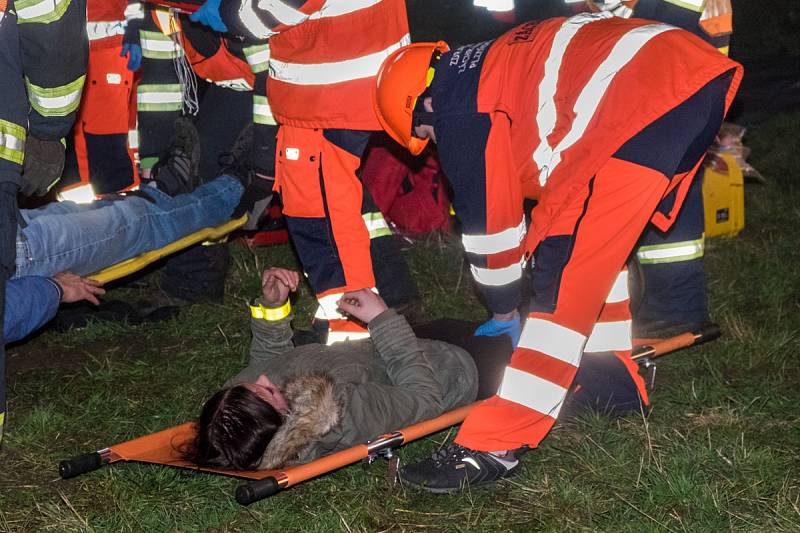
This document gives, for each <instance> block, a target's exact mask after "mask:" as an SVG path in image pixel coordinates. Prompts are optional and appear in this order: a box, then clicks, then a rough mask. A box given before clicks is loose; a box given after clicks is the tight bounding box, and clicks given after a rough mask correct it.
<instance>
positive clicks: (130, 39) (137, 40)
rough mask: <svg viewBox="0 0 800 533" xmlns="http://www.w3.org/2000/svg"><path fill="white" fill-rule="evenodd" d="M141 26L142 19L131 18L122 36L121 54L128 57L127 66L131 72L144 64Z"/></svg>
mask: <svg viewBox="0 0 800 533" xmlns="http://www.w3.org/2000/svg"><path fill="white" fill-rule="evenodd" d="M141 27H142V19H131V20H129V21H127V23H126V24H125V34H124V35H123V36H122V52H121V53H120V54H119V55H120V56H122V57H127V58H128V65H127V68H128V70H130V71H131V72H136V71H137V70H139V67H141V66H142V45H141V42H142V41H141V37H140V36H139V30H140V29H141Z"/></svg>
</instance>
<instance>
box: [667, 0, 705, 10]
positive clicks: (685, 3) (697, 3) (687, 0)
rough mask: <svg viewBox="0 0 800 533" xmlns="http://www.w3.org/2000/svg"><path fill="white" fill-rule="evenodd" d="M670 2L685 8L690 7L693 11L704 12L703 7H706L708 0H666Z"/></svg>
mask: <svg viewBox="0 0 800 533" xmlns="http://www.w3.org/2000/svg"><path fill="white" fill-rule="evenodd" d="M664 1H665V2H667V3H668V4H672V5H675V6H678V7H682V8H684V9H690V10H692V11H697V12H698V13H700V12H702V11H703V9H705V7H706V0H664Z"/></svg>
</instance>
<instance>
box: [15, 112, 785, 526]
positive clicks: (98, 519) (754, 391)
mask: <svg viewBox="0 0 800 533" xmlns="http://www.w3.org/2000/svg"><path fill="white" fill-rule="evenodd" d="M798 124H800V115H791V116H784V117H778V118H776V119H774V120H772V121H771V122H769V123H766V124H764V125H762V126H760V127H758V128H757V129H755V130H753V131H752V133H751V136H750V139H749V140H750V143H751V145H752V146H753V157H752V161H753V162H754V164H755V165H756V167H757V168H759V169H760V170H761V171H762V172H763V173H764V174H765V175H766V176H767V177H768V180H769V182H768V184H766V185H748V186H747V227H746V229H745V230H744V232H743V233H742V234H741V235H740V236H739V237H738V238H736V239H734V240H730V241H727V240H726V241H723V240H715V241H712V242H711V243H710V247H709V250H708V253H707V265H708V271H709V275H710V280H711V282H710V290H711V302H712V306H713V314H714V317H715V318H716V320H717V321H718V322H719V323H720V324H721V325H722V327H723V329H724V332H725V335H724V337H723V338H722V339H721V340H719V341H716V342H714V343H712V344H710V345H707V346H703V347H699V348H695V349H692V350H689V351H685V352H682V353H680V354H676V355H673V356H670V357H669V358H667V359H665V360H664V361H663V362H662V363H661V364H660V366H659V371H658V374H659V376H658V378H659V381H658V385H657V388H656V391H655V392H654V394H653V400H654V409H653V410H652V412H651V414H650V415H649V416H648V417H646V418H644V417H642V416H630V417H628V418H624V419H621V420H608V419H604V418H601V417H589V416H587V417H584V418H581V419H578V420H574V421H571V422H568V423H565V424H563V425H559V426H558V427H557V428H556V429H555V430H554V431H553V433H552V435H551V436H550V437H549V438H548V439H547V440H546V441H545V443H544V444H543V446H542V447H541V448H540V449H539V450H537V451H535V452H534V453H530V454H528V455H527V456H526V459H525V461H524V468H523V470H522V473H521V475H519V476H517V477H515V478H514V479H511V480H508V481H504V482H502V483H500V484H499V485H498V486H497V487H496V488H495V489H494V490H474V491H471V492H467V493H463V494H459V495H454V496H431V495H428V494H422V493H419V492H416V491H413V490H406V489H404V488H402V487H391V486H390V485H388V484H387V482H386V480H385V477H386V465H385V464H383V462H378V463H376V464H374V465H373V466H372V467H370V468H369V469H363V468H362V467H361V466H352V467H350V468H346V469H343V470H341V471H338V472H336V473H334V474H331V475H329V476H326V477H323V478H321V479H318V480H315V481H311V482H308V483H306V484H304V485H300V486H298V487H295V488H292V489H291V490H289V491H286V492H283V493H281V494H278V495H277V496H275V497H273V498H271V499H269V500H267V501H264V502H260V503H258V504H255V505H253V506H251V507H249V508H242V507H240V506H238V505H237V504H236V503H235V502H234V501H233V498H232V491H233V489H234V488H235V487H236V486H237V482H236V481H234V480H231V479H227V478H222V477H217V476H207V475H195V474H192V473H187V472H185V471H180V470H173V469H169V468H162V467H154V466H146V465H135V464H123V465H119V466H113V467H107V468H104V469H101V470H99V471H97V472H94V473H91V474H87V475H85V476H82V477H78V478H76V479H74V480H71V481H62V480H60V479H58V474H57V471H56V464H57V461H58V460H59V459H62V458H64V457H69V456H72V455H74V454H76V453H81V452H86V451H90V450H94V449H98V448H102V447H104V446H106V445H109V444H113V443H116V442H120V441H123V440H127V439H129V438H132V437H135V436H138V435H141V434H144V433H147V432H151V431H154V430H158V429H160V428H163V427H166V426H169V425H172V424H175V423H177V422H181V421H183V420H185V419H187V418H189V417H192V416H193V415H194V414H195V413H196V411H197V409H198V406H199V405H200V403H201V402H202V400H203V399H204V398H206V397H207V396H208V395H209V393H210V392H211V391H213V390H214V388H215V387H216V386H217V385H218V384H220V383H222V381H224V379H225V378H226V377H227V376H229V375H230V374H231V373H232V372H234V371H235V370H236V369H238V368H239V367H241V366H242V365H243V363H244V362H245V358H246V354H247V348H248V340H249V333H248V330H247V319H246V313H245V307H244V305H243V304H244V301H245V300H246V299H247V298H249V297H250V296H251V295H253V294H254V293H255V291H256V290H257V288H258V282H257V273H258V272H259V271H260V269H261V268H262V267H263V266H264V265H275V264H277V265H284V266H287V265H289V266H291V265H294V264H295V259H294V257H293V255H292V253H291V250H290V249H289V248H288V247H283V246H279V247H271V248H264V249H259V250H256V251H255V252H252V251H249V250H247V249H244V248H239V249H237V251H236V254H235V259H236V261H235V263H236V264H235V267H234V269H233V272H232V275H231V277H230V280H229V284H228V293H227V296H226V298H225V302H224V303H223V304H221V305H202V306H194V307H192V308H189V309H186V310H185V311H184V312H183V313H182V314H181V316H180V318H179V319H176V320H172V321H169V322H165V323H160V324H158V325H155V326H152V327H141V326H140V327H129V326H122V325H108V324H102V323H94V324H91V325H90V326H89V327H88V328H86V329H83V330H81V331H74V332H70V333H66V334H58V333H55V332H46V333H44V334H43V335H40V336H39V337H37V338H35V339H33V340H31V341H29V342H27V343H26V344H23V345H21V346H17V347H13V348H11V349H10V350H9V380H10V383H9V384H10V398H11V405H10V420H9V421H8V422H7V425H6V431H7V432H6V440H5V443H4V446H3V448H2V451H0V460H1V461H2V469H1V470H0V530H2V531H37V530H42V531H47V530H52V531H252V530H266V529H269V530H284V531H334V530H341V531H426V530H428V531H532V530H545V531H554V530H569V531H573V530H598V531H615V532H616V531H662V530H663V531H720V530H736V531H740V530H745V531H798V530H800V459H798V449H800V409H798V405H799V404H800V391H798V383H799V382H800V363H798V358H797V355H798V345H799V344H800V342H798V337H799V336H800V312H799V311H800V268H798V266H797V265H798V260H799V259H800V252H798V249H800V231H798V230H797V223H798V220H800V208H798V205H800V185H799V184H798V180H800V171H798V170H797V168H798V167H797V164H796V161H797V154H799V153H800V127H798ZM407 256H408V259H409V261H410V263H411V265H412V269H413V271H414V274H415V276H416V279H417V281H418V283H419V284H420V286H421V292H422V294H423V295H424V297H425V302H424V304H425V308H426V311H427V312H428V314H429V315H430V316H431V317H438V316H445V315H447V316H456V317H462V318H474V319H480V318H482V316H483V315H482V310H481V307H480V306H479V304H478V303H477V302H476V300H475V298H474V295H473V292H472V289H471V285H470V282H469V279H468V277H467V276H466V275H464V274H463V273H462V272H463V271H462V269H461V258H460V257H461V256H460V252H459V248H458V245H457V244H455V243H453V242H451V243H449V244H448V245H446V246H443V247H442V246H439V245H438V244H437V243H428V244H424V243H423V244H421V245H419V246H417V247H415V248H414V249H411V250H409V251H408V253H407ZM120 294H125V293H124V292H118V293H117V295H118V296H119V295H120ZM301 303H302V305H303V306H304V307H305V309H306V310H309V309H310V305H311V297H310V294H309V292H308V290H307V289H304V292H303V294H302V295H301ZM304 314H306V315H307V313H304V312H303V311H302V310H301V311H299V312H298V316H303V315H304ZM447 436H448V435H447V433H442V434H439V435H436V436H434V437H431V438H429V439H425V440H423V441H421V442H418V443H414V444H412V445H410V446H408V447H406V448H405V449H404V450H403V451H402V456H403V458H404V459H405V460H413V459H415V458H420V457H422V456H424V455H427V454H428V453H430V451H431V450H432V449H433V448H435V447H436V446H438V445H439V444H440V443H441V442H443V441H444V440H445V439H446V438H447Z"/></svg>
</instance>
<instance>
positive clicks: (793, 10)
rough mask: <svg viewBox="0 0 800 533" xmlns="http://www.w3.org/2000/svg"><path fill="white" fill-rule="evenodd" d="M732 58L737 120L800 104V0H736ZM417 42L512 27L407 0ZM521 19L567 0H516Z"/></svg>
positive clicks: (462, 3)
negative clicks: (738, 84)
mask: <svg viewBox="0 0 800 533" xmlns="http://www.w3.org/2000/svg"><path fill="white" fill-rule="evenodd" d="M732 1H733V37H732V39H731V52H730V53H731V57H732V58H734V59H736V60H737V61H739V62H741V63H742V64H743V65H744V67H745V78H744V81H743V84H742V88H741V90H740V92H739V97H738V99H737V103H736V105H735V107H734V109H733V110H732V118H733V119H735V120H736V121H737V122H741V123H744V124H748V123H754V122H760V121H762V120H764V119H766V118H769V117H770V116H772V115H774V114H775V113H778V112H782V111H787V110H790V109H796V108H798V107H800V0H732ZM406 4H407V6H408V14H409V23H410V26H411V36H412V39H413V40H414V41H421V40H438V39H444V40H446V41H447V42H448V43H450V45H451V46H453V45H458V44H463V43H469V42H476V41H482V40H486V39H491V38H493V37H495V36H497V35H499V34H500V33H502V32H503V31H505V30H506V29H508V28H510V27H511V26H512V25H509V24H503V23H500V22H497V21H495V20H494V19H493V18H492V17H491V16H490V15H489V14H488V13H487V11H486V10H485V9H477V8H475V7H474V6H473V5H472V1H471V0H407V1H406ZM516 5H517V14H518V19H517V20H518V21H524V20H533V19H541V18H548V17H553V16H559V15H564V14H568V13H569V11H568V10H567V8H566V7H565V4H564V2H563V0H516Z"/></svg>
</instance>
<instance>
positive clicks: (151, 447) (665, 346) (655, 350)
mask: <svg viewBox="0 0 800 533" xmlns="http://www.w3.org/2000/svg"><path fill="white" fill-rule="evenodd" d="M719 336H720V331H719V328H717V327H716V326H712V327H709V328H706V329H704V330H699V331H695V332H692V333H684V334H682V335H679V336H676V337H672V338H669V339H665V340H663V341H658V342H654V343H652V344H651V345H648V346H640V347H637V348H636V349H635V350H634V353H633V356H632V357H633V359H634V360H636V361H637V362H639V363H640V364H644V366H645V368H649V367H650V366H652V365H653V363H652V361H653V359H656V358H657V357H660V356H662V355H665V354H667V353H670V352H673V351H676V350H680V349H682V348H688V347H689V346H694V345H697V344H701V343H704V342H708V341H711V340H714V339H716V338H718V337H719ZM648 365H650V366H648ZM477 403H479V402H475V403H473V404H470V405H466V406H464V407H460V408H458V409H455V410H453V411H449V412H447V413H445V414H443V415H441V416H438V417H436V418H432V419H430V420H426V421H423V422H419V423H417V424H414V425H411V426H408V427H406V428H403V429H399V430H397V431H394V432H392V433H387V434H385V435H381V436H379V437H377V438H375V439H373V440H371V441H369V442H367V443H364V444H359V445H357V446H353V447H351V448H347V449H345V450H342V451H339V452H335V453H332V454H329V455H326V456H324V457H320V458H319V459H316V460H314V461H311V462H310V463H306V464H299V465H292V466H289V467H286V468H283V469H278V470H257V471H239V470H221V469H215V468H203V467H199V466H197V465H195V464H192V463H189V462H187V461H184V460H183V459H182V458H181V450H182V449H183V448H184V446H185V445H186V444H187V443H188V442H190V441H191V439H192V438H193V437H194V429H193V424H192V422H186V423H184V424H181V425H179V426H175V427H171V428H168V429H165V430H163V431H159V432H157V433H152V434H150V435H145V436H143V437H139V438H136V439H133V440H130V441H127V442H123V443H120V444H115V445H113V446H110V447H108V448H103V449H102V450H99V451H96V452H92V453H87V454H84V455H79V456H77V457H73V458H72V459H66V460H64V461H61V462H60V463H59V473H60V474H61V477H62V478H63V479H69V478H72V477H75V476H78V475H81V474H84V473H87V472H91V471H92V470H97V469H98V468H100V467H102V466H103V465H105V464H110V463H116V462H120V461H136V462H142V463H153V464H160V465H166V466H172V467H178V468H187V469H191V470H195V471H200V472H208V473H212V474H222V475H226V476H232V477H236V478H243V479H247V480H249V481H248V482H247V483H245V484H242V485H240V486H238V487H237V488H236V493H235V497H236V501H237V502H239V503H240V504H242V505H249V504H251V503H253V502H256V501H259V500H262V499H264V498H267V497H269V496H272V495H273V494H276V493H277V492H280V491H281V490H283V489H287V488H289V487H291V486H294V485H297V484H298V483H301V482H303V481H306V480H308V479H312V478H315V477H317V476H321V475H323V474H327V473H329V472H332V471H334V470H337V469H339V468H342V467H344V466H348V465H351V464H353V463H356V462H358V461H361V460H367V461H369V462H371V461H372V460H374V459H375V458H377V457H384V458H387V459H389V458H391V457H392V456H393V450H394V449H395V448H398V447H400V446H402V445H403V444H407V443H409V442H411V441H413V440H417V439H419V438H422V437H425V436H427V435H431V434H433V433H436V432H438V431H441V430H443V429H446V428H448V427H450V426H454V425H456V424H459V423H461V422H462V421H463V420H464V418H466V416H467V414H469V412H470V410H471V409H472V408H473V407H474V406H475V405H476V404H477Z"/></svg>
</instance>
